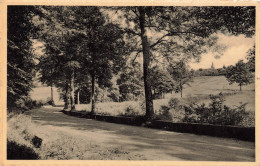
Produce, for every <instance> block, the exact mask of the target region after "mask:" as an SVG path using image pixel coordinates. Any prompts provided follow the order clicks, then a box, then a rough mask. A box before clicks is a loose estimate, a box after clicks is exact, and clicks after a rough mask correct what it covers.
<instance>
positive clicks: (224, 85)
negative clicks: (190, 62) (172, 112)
mask: <svg viewBox="0 0 260 166" xmlns="http://www.w3.org/2000/svg"><path fill="white" fill-rule="evenodd" d="M190 85H191V86H185V88H184V90H183V98H181V97H180V94H179V93H173V94H166V95H165V99H159V100H154V101H153V102H154V109H155V111H158V110H159V109H160V106H161V105H167V103H168V101H169V99H170V98H171V97H175V98H178V99H179V100H180V101H181V102H182V103H189V102H190V101H191V100H194V99H196V101H198V102H199V103H206V104H207V103H209V101H210V100H209V98H208V96H209V95H211V94H213V95H216V94H219V93H220V92H222V93H223V94H224V96H225V98H226V101H225V103H224V104H226V105H228V106H236V105H239V104H240V103H241V102H242V103H247V105H246V110H247V111H250V112H254V111H255V84H254V83H253V84H250V85H247V86H244V87H242V91H239V86H238V85H237V84H232V85H229V83H228V81H227V80H226V78H225V77H223V76H203V77H195V78H194V80H193V82H191V83H190ZM142 102H143V101H138V102H136V101H126V102H121V103H115V102H107V103H97V106H96V112H97V113H104V114H110V115H120V114H123V113H124V112H125V110H126V108H127V107H131V108H134V109H136V110H139V111H141V106H140V104H141V103H142ZM76 109H77V110H87V111H90V104H81V105H76ZM141 112H142V111H141Z"/></svg>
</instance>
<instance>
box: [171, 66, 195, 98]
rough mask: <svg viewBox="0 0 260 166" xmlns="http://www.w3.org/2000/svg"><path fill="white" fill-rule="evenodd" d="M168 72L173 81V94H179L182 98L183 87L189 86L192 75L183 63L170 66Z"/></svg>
mask: <svg viewBox="0 0 260 166" xmlns="http://www.w3.org/2000/svg"><path fill="white" fill-rule="evenodd" d="M168 71H169V73H170V74H171V76H172V78H173V80H174V81H175V92H176V93H178V92H180V93H181V97H182V91H183V86H184V85H189V82H190V81H192V73H191V72H190V71H189V69H188V67H187V65H186V64H185V62H183V61H180V62H177V63H176V64H175V65H171V66H170V68H169V69H168Z"/></svg>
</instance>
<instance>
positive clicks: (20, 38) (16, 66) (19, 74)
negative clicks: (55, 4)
mask: <svg viewBox="0 0 260 166" xmlns="http://www.w3.org/2000/svg"><path fill="white" fill-rule="evenodd" d="M35 13H37V10H36V9H35V8H34V7H33V6H23V7H21V6H8V9H7V29H8V32H7V45H8V46H7V71H8V72H7V107H8V108H9V107H23V106H22V105H24V103H25V100H26V98H27V97H28V95H29V92H30V90H31V89H32V87H33V78H34V76H35V68H34V67H35V61H34V59H35V56H34V53H33V48H32V39H33V38H35V37H36V35H37V29H36V27H34V25H33V23H32V21H31V19H32V18H33V16H34V15H35Z"/></svg>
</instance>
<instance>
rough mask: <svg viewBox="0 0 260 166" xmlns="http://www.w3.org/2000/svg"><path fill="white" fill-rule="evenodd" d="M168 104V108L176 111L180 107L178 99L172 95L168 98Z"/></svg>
mask: <svg viewBox="0 0 260 166" xmlns="http://www.w3.org/2000/svg"><path fill="white" fill-rule="evenodd" d="M168 105H169V107H170V109H173V110H176V111H177V110H181V109H182V105H181V102H180V100H179V99H177V98H174V97H172V98H170V100H169V102H168Z"/></svg>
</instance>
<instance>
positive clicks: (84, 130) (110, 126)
mask: <svg viewBox="0 0 260 166" xmlns="http://www.w3.org/2000/svg"><path fill="white" fill-rule="evenodd" d="M60 110H61V108H39V109H34V110H31V111H29V112H28V114H30V115H31V116H32V120H33V121H34V122H36V123H38V124H41V125H42V126H43V127H44V126H45V127H48V130H51V131H53V132H56V131H57V132H64V133H67V134H70V135H71V136H73V137H79V136H80V137H84V138H86V139H89V140H95V141H96V142H98V143H99V144H100V145H102V146H115V147H117V146H118V147H123V148H124V149H126V150H128V151H130V152H136V153H139V154H142V155H144V156H145V158H146V159H148V160H175V161H176V160H188V161H255V144H254V143H252V142H246V141H240V140H234V139H227V138H216V137H210V136H202V135H195V134H187V133H177V132H168V131H162V130H157V129H149V128H144V127H136V126H128V125H121V124H114V123H107V122H101V121H96V120H91V119H85V118H77V117H72V116H68V115H65V114H63V113H61V112H60ZM39 130H40V129H39Z"/></svg>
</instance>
